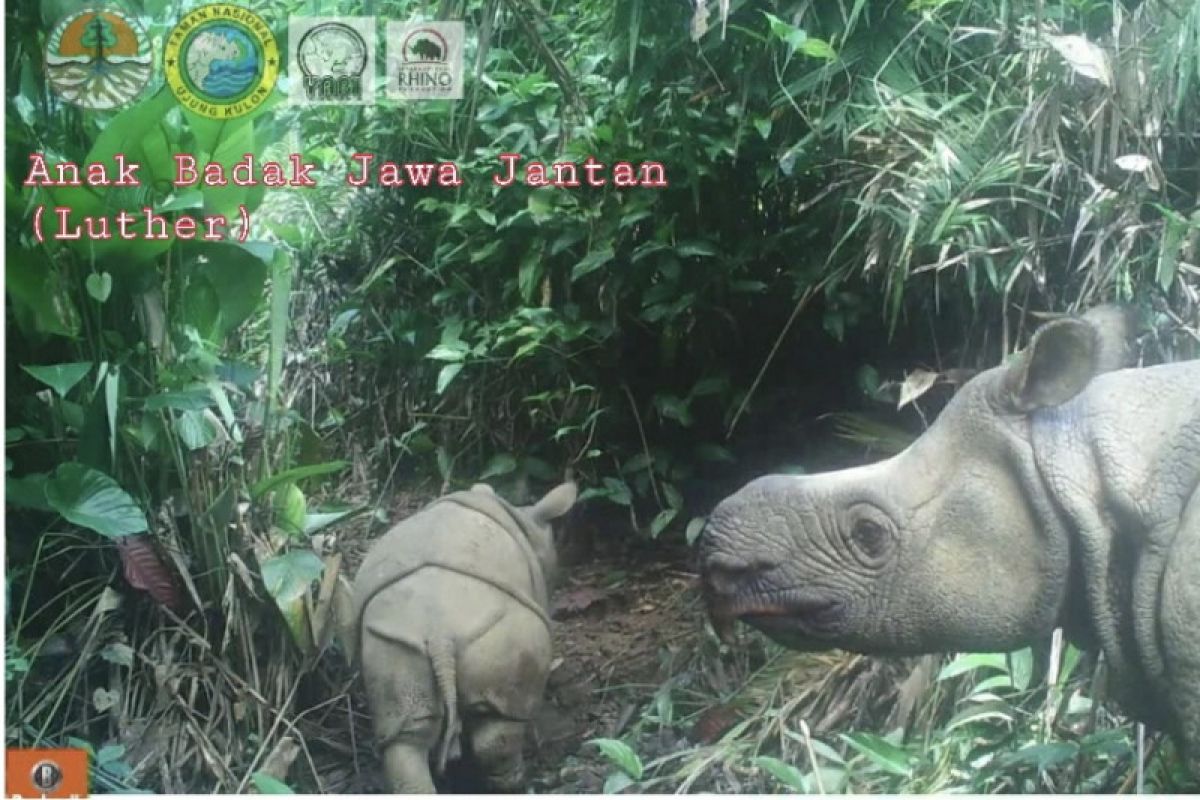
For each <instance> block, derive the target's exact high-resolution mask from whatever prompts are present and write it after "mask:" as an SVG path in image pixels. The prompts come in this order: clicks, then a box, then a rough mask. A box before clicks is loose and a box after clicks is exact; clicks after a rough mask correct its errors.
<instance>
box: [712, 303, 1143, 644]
mask: <svg viewBox="0 0 1200 800" xmlns="http://www.w3.org/2000/svg"><path fill="white" fill-rule="evenodd" d="M1131 331H1132V320H1131V319H1130V318H1129V316H1128V314H1127V313H1126V312H1124V311H1122V310H1119V309H1115V308H1113V307H1103V308H1100V309H1095V310H1093V311H1092V312H1089V313H1088V314H1087V315H1084V316H1083V317H1071V318H1063V319H1059V320H1056V321H1054V322H1051V323H1049V324H1047V325H1045V326H1043V327H1042V328H1041V329H1040V330H1039V331H1038V332H1037V333H1036V334H1035V335H1034V337H1033V339H1032V341H1031V343H1030V346H1029V347H1028V348H1027V349H1026V350H1025V351H1023V352H1022V353H1020V354H1018V355H1017V356H1015V357H1014V358H1012V359H1010V361H1009V363H1008V364H1006V365H1004V366H1001V367H997V368H994V369H991V370H988V371H986V372H983V373H980V374H979V375H977V376H975V377H974V378H973V379H971V380H970V381H969V382H967V383H966V384H965V385H964V386H963V387H962V388H961V389H960V390H959V391H958V393H957V394H956V395H955V396H954V398H953V399H952V400H951V401H950V403H949V404H948V405H947V406H946V408H945V409H944V410H943V412H942V413H941V414H940V415H939V417H938V419H937V420H936V421H935V423H934V424H933V425H932V426H931V427H930V428H929V429H928V430H927V431H926V432H925V433H924V434H923V435H922V436H920V437H919V438H918V439H917V440H916V441H914V442H913V443H912V444H911V445H910V446H909V447H908V448H907V449H906V450H904V451H903V452H901V453H899V454H898V455H896V456H894V457H892V458H890V459H887V460H885V461H881V462H878V463H875V464H870V465H868V466H862V467H857V468H853V469H846V470H841V471H836V472H829V473H824V474H815V475H808V476H791V475H768V476H765V477H761V478H758V479H757V480H754V481H752V482H751V483H749V484H748V485H746V486H745V487H743V488H742V489H741V490H739V491H738V492H736V493H735V494H733V495H732V496H730V497H728V498H726V499H725V500H723V501H722V502H721V503H720V504H718V506H717V507H716V508H715V509H714V510H713V512H712V514H711V515H710V516H709V520H708V523H707V525H706V527H705V530H704V533H703V536H702V538H701V541H700V558H701V572H702V582H703V590H704V593H705V596H706V600H707V604H708V607H709V611H710V615H711V617H712V620H713V622H714V627H716V628H717V630H718V632H720V633H722V634H724V633H726V632H727V631H728V630H729V629H730V628H731V627H732V624H733V621H734V620H738V619H740V620H742V621H745V622H747V623H749V624H750V625H752V626H754V627H756V628H758V629H760V630H762V631H763V632H764V633H766V634H767V635H769V636H770V637H771V638H773V639H775V640H776V641H778V642H780V643H782V644H784V645H786V646H788V647H791V648H793V649H798V650H824V649H830V648H842V649H847V650H852V651H856V652H862V653H875V654H893V655H908V654H918V653H929V652H938V651H943V650H972V649H977V650H989V651H996V650H1008V649H1016V648H1017V647H1021V646H1024V645H1025V644H1028V643H1029V642H1030V640H1031V639H1033V638H1034V637H1036V636H1039V635H1042V634H1045V633H1048V632H1050V631H1052V630H1053V629H1054V627H1056V625H1058V624H1060V620H1061V618H1062V616H1063V615H1064V611H1065V608H1064V606H1065V604H1066V602H1067V598H1068V596H1070V595H1071V592H1070V587H1069V584H1070V583H1071V576H1072V573H1073V570H1072V559H1073V558H1074V554H1073V553H1072V547H1071V545H1070V543H1069V537H1068V534H1067V530H1066V528H1065V527H1064V525H1063V523H1061V522H1060V521H1059V519H1060V518H1059V516H1058V515H1057V514H1056V513H1055V511H1054V508H1053V501H1052V499H1051V497H1050V496H1049V494H1048V490H1047V489H1046V488H1045V486H1044V482H1043V481H1041V480H1039V479H1038V474H1037V473H1038V468H1037V464H1036V463H1035V457H1034V452H1033V444H1032V440H1031V439H1032V437H1031V420H1032V419H1033V417H1034V416H1035V415H1037V414H1039V413H1040V412H1042V410H1043V409H1047V408H1051V407H1056V406H1061V405H1062V404H1064V403H1067V402H1068V401H1070V400H1071V399H1072V398H1074V397H1075V396H1076V395H1078V394H1079V393H1080V392H1081V391H1083V390H1084V389H1085V387H1086V386H1087V385H1088V383H1089V382H1090V381H1091V380H1092V378H1093V377H1094V376H1096V375H1098V374H1099V373H1101V372H1105V371H1109V370H1112V369H1115V368H1117V367H1119V366H1123V364H1124V362H1125V361H1126V360H1127V355H1128V348H1127V347H1126V342H1127V339H1128V334H1129V333H1130V332H1131Z"/></svg>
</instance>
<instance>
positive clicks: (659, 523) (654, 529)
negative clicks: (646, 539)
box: [650, 508, 679, 539]
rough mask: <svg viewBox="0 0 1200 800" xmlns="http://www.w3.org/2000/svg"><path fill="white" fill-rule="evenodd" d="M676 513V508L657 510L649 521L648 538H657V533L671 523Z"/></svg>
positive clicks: (677, 512)
mask: <svg viewBox="0 0 1200 800" xmlns="http://www.w3.org/2000/svg"><path fill="white" fill-rule="evenodd" d="M678 514H679V509H678V508H666V509H663V510H662V511H660V512H658V514H657V515H655V517H654V519H653V520H651V522H650V538H651V539H657V538H658V536H659V534H660V533H662V532H663V530H664V529H665V528H666V527H667V526H668V525H670V524H671V520H673V519H675V517H676V515H678Z"/></svg>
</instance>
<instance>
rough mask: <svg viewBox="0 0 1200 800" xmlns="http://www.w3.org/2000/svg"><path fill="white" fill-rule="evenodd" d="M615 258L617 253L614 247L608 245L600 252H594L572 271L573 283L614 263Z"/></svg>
mask: <svg viewBox="0 0 1200 800" xmlns="http://www.w3.org/2000/svg"><path fill="white" fill-rule="evenodd" d="M615 256H616V253H615V252H614V251H613V248H612V245H607V246H605V247H602V248H600V249H599V250H593V251H592V252H590V253H588V254H587V255H586V256H584V257H583V260H582V261H580V262H579V263H578V264H576V265H575V267H574V269H572V270H571V282H572V283H574V282H575V281H577V280H579V279H580V278H582V277H583V276H585V275H590V274H591V273H593V272H595V271H596V270H598V269H600V268H601V267H603V266H604V265H605V264H607V263H608V262H609V261H612V260H613V258H614V257H615Z"/></svg>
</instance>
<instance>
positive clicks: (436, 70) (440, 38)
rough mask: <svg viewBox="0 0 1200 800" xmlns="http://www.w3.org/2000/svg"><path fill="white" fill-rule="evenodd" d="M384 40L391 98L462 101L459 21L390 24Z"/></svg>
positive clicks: (461, 46)
mask: <svg viewBox="0 0 1200 800" xmlns="http://www.w3.org/2000/svg"><path fill="white" fill-rule="evenodd" d="M387 40H388V67H387V79H388V97H389V98H390V99H392V100H461V99H462V96H463V79H462V77H463V76H462V73H463V68H462V65H463V24H462V23H461V22H418V23H403V22H389V23H388V26H387Z"/></svg>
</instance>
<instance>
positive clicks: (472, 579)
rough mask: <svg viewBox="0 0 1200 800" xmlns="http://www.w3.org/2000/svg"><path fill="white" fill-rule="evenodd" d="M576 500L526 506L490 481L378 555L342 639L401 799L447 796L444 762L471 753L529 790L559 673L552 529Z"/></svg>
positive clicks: (492, 778)
mask: <svg viewBox="0 0 1200 800" xmlns="http://www.w3.org/2000/svg"><path fill="white" fill-rule="evenodd" d="M575 499H576V487H575V484H573V483H564V484H562V485H561V486H559V487H558V488H556V489H554V490H553V491H551V492H550V493H549V494H547V495H546V496H545V497H543V498H542V499H541V500H540V501H539V502H538V503H537V504H535V505H533V506H529V507H521V508H517V507H514V506H512V505H509V504H508V503H507V502H505V501H504V500H502V499H501V498H500V497H499V496H497V495H496V494H495V493H494V492H493V491H492V489H491V488H490V487H488V486H486V485H484V484H477V485H476V486H474V487H472V488H471V489H470V490H469V491H464V492H456V493H454V494H450V495H447V496H446V497H443V498H441V499H440V500H438V501H436V502H434V503H433V504H431V505H429V506H427V507H426V508H424V509H422V510H421V511H419V512H418V513H416V514H414V515H413V516H411V517H409V518H408V519H406V520H404V521H403V522H401V523H400V524H398V525H396V527H394V528H392V529H391V530H390V531H389V532H388V533H387V534H385V535H384V536H383V537H381V538H380V539H379V540H378V541H377V542H375V544H374V545H373V546H372V547H371V550H370V551H369V552H368V553H367V556H366V558H365V560H364V561H363V563H362V565H361V566H360V567H359V571H358V575H357V576H356V577H355V580H354V584H353V588H352V590H351V597H350V598H349V604H350V607H349V609H348V613H347V614H346V616H345V619H346V620H348V622H349V624H348V625H347V626H346V628H345V629H344V630H343V635H342V636H343V641H344V643H345V645H346V647H347V649H348V652H349V653H350V654H351V656H352V658H353V659H354V660H355V662H356V663H357V664H358V665H359V666H360V667H361V670H362V674H363V679H364V682H365V683H366V689H367V701H368V704H369V705H370V708H371V715H372V720H373V724H374V729H375V737H376V742H377V745H378V746H379V748H380V750H381V753H382V759H383V766H384V771H385V773H386V775H387V779H388V782H389V784H390V785H391V789H392V791H393V792H396V793H402V794H409V793H432V792H434V791H435V787H434V782H433V774H434V773H433V771H431V768H430V766H431V762H432V765H433V767H434V770H436V772H437V773H438V774H440V773H441V772H443V771H444V769H445V766H446V762H447V760H448V759H449V758H451V757H453V756H456V755H460V754H461V755H464V756H467V757H470V758H471V759H472V760H473V761H474V762H475V764H477V765H478V766H479V768H480V769H481V770H482V772H483V773H484V775H485V776H486V777H487V778H488V780H489V782H490V783H491V784H492V785H493V786H494V787H495V788H497V789H500V790H502V791H510V792H511V791H514V790H516V789H517V788H519V787H520V785H521V784H522V783H523V781H524V763H523V759H522V747H523V745H524V740H525V731H526V728H527V726H528V724H529V721H530V719H531V718H532V716H533V713H534V711H535V710H536V708H537V705H538V703H539V702H540V701H541V698H542V692H543V690H544V689H545V684H546V677H547V675H548V673H549V670H550V654H551V651H550V620H549V617H548V614H547V601H548V595H547V591H548V589H547V584H548V583H549V582H550V581H552V580H553V574H554V571H555V569H556V560H555V549H554V539H553V534H552V531H551V528H550V521H551V520H553V519H556V518H557V517H560V516H562V515H563V514H565V513H566V512H567V511H569V510H570V508H571V506H572V505H573V504H574V502H575Z"/></svg>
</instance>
